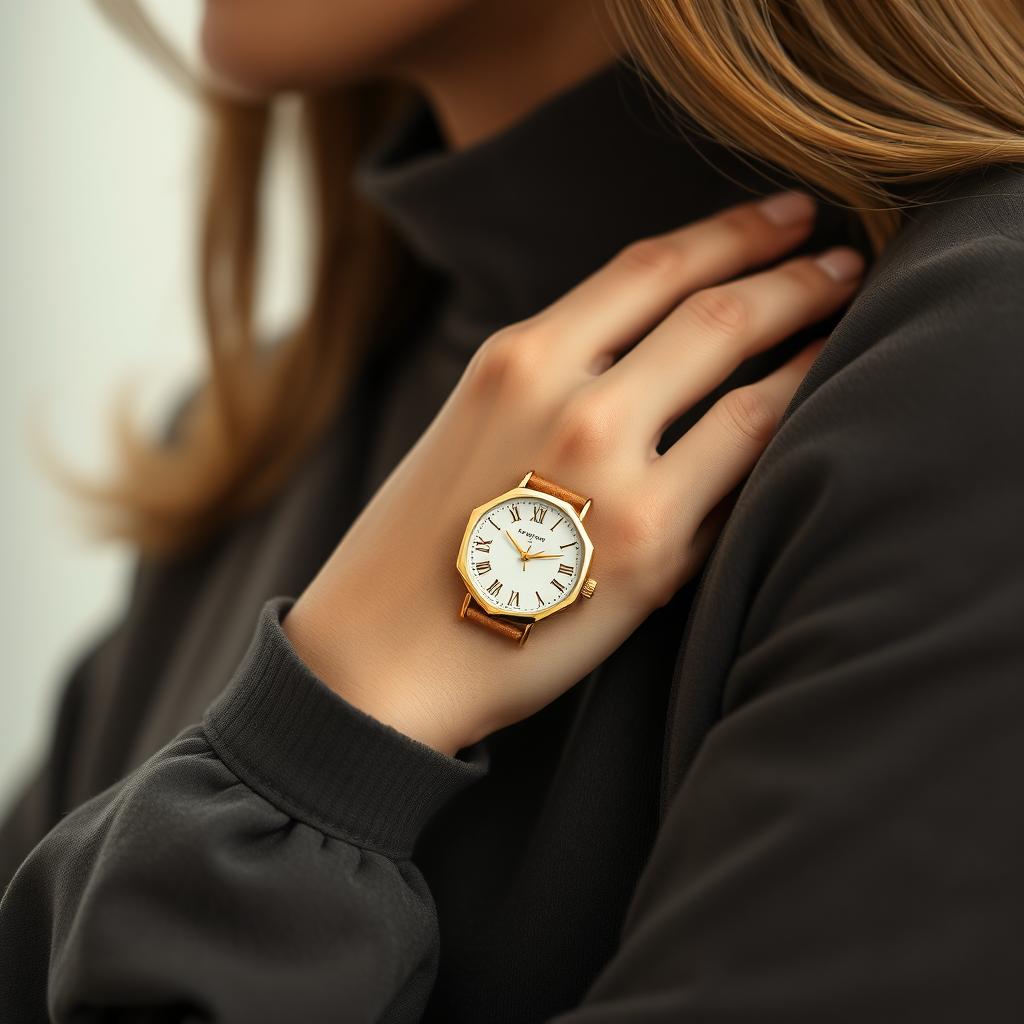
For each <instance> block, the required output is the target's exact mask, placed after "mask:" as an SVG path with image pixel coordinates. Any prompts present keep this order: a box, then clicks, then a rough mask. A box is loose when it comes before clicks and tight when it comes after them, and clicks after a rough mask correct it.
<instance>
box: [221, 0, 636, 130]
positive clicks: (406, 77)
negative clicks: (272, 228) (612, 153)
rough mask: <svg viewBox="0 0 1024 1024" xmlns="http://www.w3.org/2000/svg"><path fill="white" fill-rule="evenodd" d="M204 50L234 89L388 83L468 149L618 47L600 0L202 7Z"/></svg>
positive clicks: (265, 2)
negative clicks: (409, 92) (411, 90)
mask: <svg viewBox="0 0 1024 1024" xmlns="http://www.w3.org/2000/svg"><path fill="white" fill-rule="evenodd" d="M201 44H202V49H203V53H204V55H205V58H206V60H207V62H208V63H209V64H210V65H211V67H212V68H213V69H214V70H215V71H216V72H217V73H218V75H220V76H222V77H223V78H226V79H228V80H229V81H231V82H233V83H234V84H235V85H237V86H240V87H242V88H243V89H244V90H246V91H249V92H252V93H256V94H270V93H275V92H279V91H282V90H284V89H294V88H300V89H322V88H326V87H329V86H333V85H337V84H339V83H341V82H346V81H357V80H360V79H367V78H380V77H386V78H392V79H399V80H401V81H404V82H407V83H409V84H411V85H413V86H414V87H415V88H417V89H419V90H420V91H422V92H423V94H424V95H426V96H427V97H428V98H429V100H430V102H431V103H432V105H433V107H434V110H435V112H436V114H437V117H438V121H439V123H440V125H441V128H442V131H443V132H444V133H445V136H446V138H447V140H448V142H449V144H450V145H452V146H453V147H462V146H467V145H471V144H472V143H473V142H477V141H479V140H480V139H482V138H484V137H485V136H487V135H490V134H493V133H494V132H497V131H500V130H501V129H502V128H505V127H507V126H509V125H511V124H512V123H514V122H515V121H517V120H519V119H520V118H521V117H522V116H523V115H524V114H526V113H528V112H529V111H530V110H532V109H533V108H534V107H536V106H537V105H538V104H540V103H541V102H543V101H544V100H546V99H547V98H549V97H550V96H553V95H555V94H556V93H558V92H560V91H562V90H563V89H565V88H566V87H568V86H569V85H571V84H572V83H574V82H577V81H579V80H581V79H582V78H584V77H585V76H586V75H588V74H589V73H591V72H592V71H595V70H596V69H598V68H599V67H601V66H602V65H604V64H607V63H608V62H609V61H610V60H611V59H612V58H613V57H614V56H615V54H616V52H617V51H618V43H617V41H616V39H615V35H614V33H613V31H612V29H611V27H610V25H609V23H608V18H607V14H606V12H605V9H604V5H603V3H601V2H600V0H558V3H551V0H515V3H509V2H508V0H374V2H372V3H371V2H369V0H361V2H360V0H332V2H324V0H290V2H289V3H281V2H280V0H207V2H206V5H205V8H204V17H203V23H202V32H201Z"/></svg>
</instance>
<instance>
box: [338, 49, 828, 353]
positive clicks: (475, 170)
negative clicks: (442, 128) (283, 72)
mask: <svg viewBox="0 0 1024 1024" xmlns="http://www.w3.org/2000/svg"><path fill="white" fill-rule="evenodd" d="M791 184H792V180H791V179H787V178H786V176H784V175H782V174H781V173H776V174H774V175H772V180H769V179H768V178H767V177H765V176H763V175H761V174H759V173H758V172H757V171H755V170H754V169H752V168H751V167H750V166H748V165H747V164H745V163H744V162H742V161H740V160H739V159H737V158H735V157H733V156H731V155H730V154H729V153H728V152H726V151H725V150H723V149H721V148H719V147H716V146H713V145H712V144H710V143H708V142H705V141H699V140H698V139H697V138H696V136H695V135H694V134H693V133H690V134H686V135H684V134H683V131H682V129H681V128H680V127H679V119H678V117H676V118H675V119H673V118H672V116H671V115H670V114H669V113H668V111H667V109H666V108H665V107H664V106H663V105H659V101H658V100H656V99H655V98H654V96H653V95H652V93H651V91H650V89H649V88H648V87H646V86H645V85H644V83H643V82H642V81H641V80H640V78H639V77H638V76H637V75H636V73H635V72H633V71H632V70H631V69H630V68H629V67H628V66H626V65H625V64H624V63H615V64H612V65H611V66H609V67H608V68H606V69H604V70H602V71H599V72H598V73H597V74H595V75H593V76H591V77H589V78H588V79H586V80H584V81H583V82H581V83H579V84H578V85H576V86H574V87H573V88H571V89H570V90H568V91H567V92H564V93H562V94H560V95H559V96H556V97H555V98H553V99H551V100H550V101H548V102H547V103H545V104H544V105H542V106H541V107H539V108H537V109H536V110H534V111H533V112H532V113H531V114H529V115H528V116H527V117H526V118H525V119H523V120H521V121H519V122H518V123H516V124H515V125H513V126H512V127H511V128H509V129H507V130H505V131H503V132H501V133H500V134H498V135H495V136H492V137H490V138H488V139H486V140H485V141H483V142H481V143H479V144H476V145H474V146H471V147H469V148H467V149H464V150H459V151H452V150H449V149H447V148H446V147H445V144H444V142H443V140H442V138H441V136H440V134H439V130H438V126H437V123H436V121H435V120H434V118H433V116H432V115H431V113H430V109H429V107H428V106H427V105H426V103H419V104H417V105H416V106H415V107H414V108H413V109H412V110H411V111H409V112H407V115H406V116H405V117H404V118H403V119H402V120H401V121H400V123H398V124H396V125H394V126H392V128H391V130H390V131H389V132H388V133H387V135H386V137H384V138H383V139H382V140H381V141H380V143H379V144H378V145H377V146H376V147H374V148H373V149H372V150H371V151H370V152H369V153H368V154H367V155H366V156H365V157H364V159H363V160H362V162H361V163H360V166H359V167H358V168H357V172H356V187H357V188H358V189H359V190H360V191H361V193H362V194H363V195H364V196H365V197H366V198H367V199H369V200H370V201H371V202H372V203H374V204H375V205H376V206H377V207H378V208H379V209H381V210H382V212H383V213H384V215H385V216H386V217H387V218H388V219H389V220H390V221H391V222H392V224H393V225H394V227H395V228H396V230H397V231H398V232H399V234H400V235H401V236H402V237H403V238H404V240H405V242H406V243H407V244H408V246H409V247H410V248H411V249H412V251H413V252H414V254H416V255H417V256H418V258H419V259H420V260H421V261H422V262H423V263H424V264H426V265H427V266H429V267H431V268H432V269H434V270H435V271H438V272H439V273H440V274H441V275H442V276H443V277H445V278H446V279H447V280H448V281H449V283H450V285H451V290H450V291H449V292H448V295H449V300H448V301H449V308H448V311H447V320H448V322H449V329H451V328H452V327H454V326H455V325H456V324H457V325H458V333H460V334H462V333H465V334H466V335H467V337H470V338H475V339H476V340H477V341H479V340H480V334H481V333H482V332H486V333H489V332H491V331H493V330H494V329H495V328H497V327H499V326H501V325H503V324H505V323H510V322H513V321H516V320H520V319H523V318H525V317H527V316H529V315H531V314H533V313H535V312H537V311H538V310H539V309H541V308H543V307H544V306H545V305H547V304H548V303H550V302H551V301H553V300H554V299H555V298H557V297H558V296H559V295H561V294H563V293H564V292H565V291H567V290H568V289H569V288H570V287H571V286H572V285H574V284H575V283H577V282H578V281H579V280H580V279H581V278H583V277H584V276H586V275H587V274H588V273H590V272H591V271H593V270H595V269H596V268H597V267H598V266H600V265H601V264H602V263H604V262H605V261H606V260H608V259H609V258H610V257H611V256H613V255H614V254H615V253H616V252H617V251H618V250H619V249H620V248H622V247H623V246H624V245H626V244H628V243H629V242H631V241H634V240H635V239H638V238H641V237H644V236H646V235H650V234H655V233H658V232H662V231H667V230H670V229H672V228H675V227H678V226H680V225H682V224H685V223H687V222H688V221H691V220H694V219H696V218H698V217H702V216H705V215H707V214H709V213H711V212H713V211H715V210H717V209H720V208H722V207H723V206H727V205H729V204H731V203H734V202H739V201H741V200H743V199H745V198H751V194H752V193H751V190H753V191H754V192H757V193H766V192H770V191H773V190H775V189H776V188H780V187H787V186H789V185H791ZM823 214H824V216H823V217H822V219H821V220H822V222H821V223H820V224H819V228H818V230H817V231H816V232H815V235H816V236H821V235H822V233H823V232H824V233H827V235H828V238H829V240H830V241H832V240H834V239H835V236H836V234H837V233H844V232H845V229H846V224H847V218H845V217H844V216H843V215H842V214H841V213H840V211H838V210H831V211H828V210H826V211H823ZM840 222H841V223H840ZM837 227H838V228H839V232H837Z"/></svg>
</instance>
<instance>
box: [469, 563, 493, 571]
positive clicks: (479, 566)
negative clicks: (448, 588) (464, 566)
mask: <svg viewBox="0 0 1024 1024" xmlns="http://www.w3.org/2000/svg"><path fill="white" fill-rule="evenodd" d="M473 568H474V569H476V571H477V572H490V571H491V563H490V562H477V563H476V565H474V566H473Z"/></svg>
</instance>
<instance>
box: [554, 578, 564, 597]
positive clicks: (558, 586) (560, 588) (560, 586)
mask: <svg viewBox="0 0 1024 1024" xmlns="http://www.w3.org/2000/svg"><path fill="white" fill-rule="evenodd" d="M551 586H553V587H554V588H555V590H557V591H558V592H559V593H560V594H564V593H565V587H563V586H562V584H561V583H559V582H558V580H552V581H551Z"/></svg>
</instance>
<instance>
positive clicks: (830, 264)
mask: <svg viewBox="0 0 1024 1024" xmlns="http://www.w3.org/2000/svg"><path fill="white" fill-rule="evenodd" d="M814 262H815V263H817V264H818V266H819V267H821V269H822V270H824V271H825V273H826V274H828V276H829V277H831V278H832V280H833V281H839V282H845V281H852V280H853V279H854V278H855V277H859V276H860V273H861V271H862V270H863V269H864V257H863V256H861V254H860V253H859V252H857V250H856V249H850V248H847V247H846V246H840V247H839V248H838V249H829V250H828V251H827V252H823V253H822V254H821V255H820V256H818V257H817V259H815V261H814Z"/></svg>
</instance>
